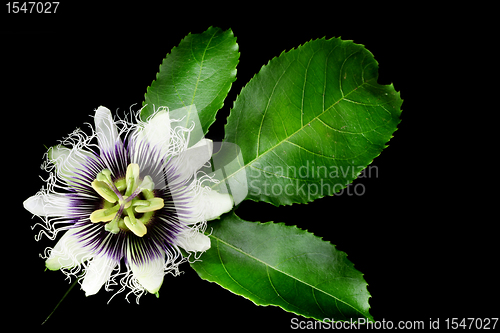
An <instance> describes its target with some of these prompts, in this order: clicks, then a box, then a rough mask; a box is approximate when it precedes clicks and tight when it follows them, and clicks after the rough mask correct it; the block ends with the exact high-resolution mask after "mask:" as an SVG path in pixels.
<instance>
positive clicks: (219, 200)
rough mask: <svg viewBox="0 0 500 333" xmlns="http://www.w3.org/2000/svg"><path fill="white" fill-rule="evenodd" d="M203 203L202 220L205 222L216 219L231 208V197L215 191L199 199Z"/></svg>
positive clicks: (232, 202)
mask: <svg viewBox="0 0 500 333" xmlns="http://www.w3.org/2000/svg"><path fill="white" fill-rule="evenodd" d="M201 200H203V201H204V205H205V210H204V218H205V220H207V221H210V220H213V219H216V218H218V217H219V216H221V215H222V214H224V213H227V212H229V211H230V210H231V209H232V208H233V204H234V201H233V197H232V196H231V195H230V194H221V193H218V192H216V191H210V192H208V193H206V194H205V195H204V196H202V197H201Z"/></svg>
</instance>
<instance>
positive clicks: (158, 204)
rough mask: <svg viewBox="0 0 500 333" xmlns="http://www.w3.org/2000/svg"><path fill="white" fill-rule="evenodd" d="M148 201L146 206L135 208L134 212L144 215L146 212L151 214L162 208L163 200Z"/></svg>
mask: <svg viewBox="0 0 500 333" xmlns="http://www.w3.org/2000/svg"><path fill="white" fill-rule="evenodd" d="M148 201H149V205H148V206H136V207H135V211H136V212H138V213H146V212H152V211H155V210H158V209H161V208H163V199H162V198H153V199H149V200H148Z"/></svg>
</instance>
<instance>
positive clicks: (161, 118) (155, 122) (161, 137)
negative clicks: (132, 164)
mask: <svg viewBox="0 0 500 333" xmlns="http://www.w3.org/2000/svg"><path fill="white" fill-rule="evenodd" d="M136 135H137V137H138V139H139V140H146V141H147V142H148V143H149V144H150V145H152V146H155V147H157V149H159V150H160V152H161V156H165V155H166V154H167V153H168V151H169V146H170V117H169V114H168V112H167V111H166V110H162V111H159V112H158V113H156V114H155V116H154V117H153V118H151V119H150V120H149V121H148V122H146V123H145V124H144V127H143V128H142V129H140V130H139V131H138V132H137V134H136Z"/></svg>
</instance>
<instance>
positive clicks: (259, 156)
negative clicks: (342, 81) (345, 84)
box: [220, 79, 375, 182]
mask: <svg viewBox="0 0 500 333" xmlns="http://www.w3.org/2000/svg"><path fill="white" fill-rule="evenodd" d="M373 80H375V79H370V80H368V81H365V82H363V83H362V84H361V85H359V86H357V87H356V88H355V89H353V90H351V91H350V92H349V93H347V94H346V95H343V96H342V98H340V99H339V100H338V101H336V102H335V103H333V104H332V105H331V106H330V107H328V108H327V109H325V110H324V111H323V112H321V113H320V114H318V115H317V116H316V117H314V118H312V119H311V120H310V121H309V122H308V123H307V124H305V125H304V126H302V127H300V128H299V129H298V130H296V131H295V132H293V133H292V134H290V135H289V136H287V137H286V138H284V139H283V140H282V141H280V142H278V143H277V144H276V145H274V146H272V147H271V148H269V149H268V150H266V151H265V152H263V153H262V154H260V155H259V152H258V150H257V156H256V157H255V158H254V159H252V160H251V161H250V162H248V163H246V164H245V165H243V166H242V167H241V168H239V169H238V170H236V171H234V172H233V173H231V174H230V175H228V176H227V177H225V178H224V179H221V180H220V181H221V182H224V181H226V180H227V179H229V178H231V177H232V176H233V175H235V174H237V173H238V172H240V171H241V170H243V169H246V168H248V167H250V166H251V164H253V163H254V162H255V161H257V160H258V159H259V158H261V157H262V156H265V155H266V154H268V153H269V152H272V151H274V150H275V149H276V147H278V146H279V145H281V144H283V142H288V140H289V139H290V138H291V137H293V136H294V135H295V134H297V133H299V132H300V131H302V130H303V129H304V128H305V127H306V126H307V125H308V124H311V123H312V122H313V121H317V120H320V119H319V117H321V116H322V115H323V114H325V112H327V111H329V110H330V109H331V108H333V107H334V106H335V105H337V104H339V103H340V102H341V101H343V100H345V99H346V97H348V96H349V95H350V94H351V93H353V92H354V91H356V90H357V89H359V88H361V87H363V86H364V85H366V84H369V82H370V81H373ZM259 136H260V132H259Z"/></svg>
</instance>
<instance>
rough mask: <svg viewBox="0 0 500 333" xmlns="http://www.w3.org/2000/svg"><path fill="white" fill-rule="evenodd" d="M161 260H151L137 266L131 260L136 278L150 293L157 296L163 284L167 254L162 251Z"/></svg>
mask: <svg viewBox="0 0 500 333" xmlns="http://www.w3.org/2000/svg"><path fill="white" fill-rule="evenodd" d="M161 252H162V255H161V256H160V257H159V258H155V259H152V260H149V261H148V262H146V263H144V264H142V265H136V264H134V263H133V262H132V260H129V264H130V268H131V269H132V273H133V274H134V277H135V278H136V279H137V280H138V281H139V283H140V284H141V285H142V286H143V287H144V288H145V289H146V290H147V291H149V292H150V293H152V294H155V293H156V292H157V291H158V290H160V287H161V285H162V283H163V276H164V264H165V252H163V251H161Z"/></svg>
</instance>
